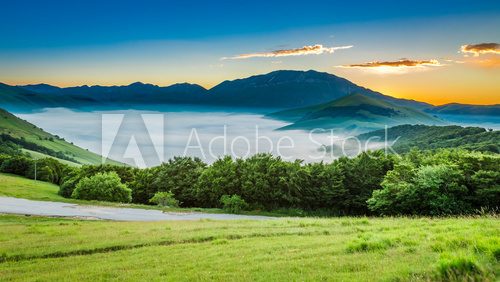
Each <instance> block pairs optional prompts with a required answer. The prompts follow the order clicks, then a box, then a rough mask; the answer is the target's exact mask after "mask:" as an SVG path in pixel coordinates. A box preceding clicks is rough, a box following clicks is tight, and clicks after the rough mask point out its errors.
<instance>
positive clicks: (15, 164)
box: [0, 156, 33, 177]
mask: <svg viewBox="0 0 500 282" xmlns="http://www.w3.org/2000/svg"><path fill="white" fill-rule="evenodd" d="M32 164H33V160H31V159H29V158H27V157H22V156H12V157H9V158H7V159H5V160H4V161H3V162H2V165H1V166H0V171H1V172H5V173H12V174H17V175H21V176H26V177H27V176H29V174H30V173H31V168H32Z"/></svg>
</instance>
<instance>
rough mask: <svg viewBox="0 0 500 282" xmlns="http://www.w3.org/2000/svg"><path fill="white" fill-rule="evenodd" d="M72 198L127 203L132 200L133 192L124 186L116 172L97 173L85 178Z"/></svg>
mask: <svg viewBox="0 0 500 282" xmlns="http://www.w3.org/2000/svg"><path fill="white" fill-rule="evenodd" d="M71 197H72V198H75V199H82V200H97V201H109V202H125V203H128V202H130V201H131V200H132V196H131V190H130V189H129V188H128V187H127V185H125V184H122V183H121V180H120V177H119V176H118V174H116V172H107V173H97V174H96V175H94V176H92V177H85V178H83V179H82V180H80V182H78V184H77V185H76V188H75V190H74V191H73V193H72V195H71Z"/></svg>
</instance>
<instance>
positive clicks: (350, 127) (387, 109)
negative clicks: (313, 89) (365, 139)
mask: <svg viewBox="0 0 500 282" xmlns="http://www.w3.org/2000/svg"><path fill="white" fill-rule="evenodd" d="M268 117H270V118H277V119H282V120H285V121H290V122H292V124H290V125H288V126H285V127H283V128H282V129H285V130H289V129H314V128H323V129H335V130H338V131H343V132H358V133H361V132H367V131H371V130H376V129H381V128H384V127H385V126H389V127H391V126H395V125H400V124H443V123H444V122H443V121H441V120H439V119H438V118H436V117H433V116H430V115H428V114H426V113H424V112H421V111H419V110H416V109H412V108H407V107H401V106H396V105H394V104H391V103H389V102H387V101H385V100H383V99H380V98H373V97H368V96H366V95H361V94H351V95H348V96H345V97H343V98H340V99H338V100H334V101H331V102H329V103H326V104H319V105H315V106H310V107H304V108H297V109H292V110H286V111H280V112H276V113H272V114H270V115H268Z"/></svg>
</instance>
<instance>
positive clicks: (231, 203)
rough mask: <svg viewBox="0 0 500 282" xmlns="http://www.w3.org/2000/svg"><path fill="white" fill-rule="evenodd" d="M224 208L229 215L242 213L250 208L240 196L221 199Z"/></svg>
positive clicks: (227, 196)
mask: <svg viewBox="0 0 500 282" xmlns="http://www.w3.org/2000/svg"><path fill="white" fill-rule="evenodd" d="M220 201H221V203H222V208H223V209H224V211H226V212H229V213H240V212H242V211H244V210H246V209H247V208H248V204H247V203H246V202H245V200H243V199H242V198H241V197H240V196H238V195H232V196H229V195H223V196H222V197H221V198H220Z"/></svg>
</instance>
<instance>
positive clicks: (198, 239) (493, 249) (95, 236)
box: [0, 174, 500, 281]
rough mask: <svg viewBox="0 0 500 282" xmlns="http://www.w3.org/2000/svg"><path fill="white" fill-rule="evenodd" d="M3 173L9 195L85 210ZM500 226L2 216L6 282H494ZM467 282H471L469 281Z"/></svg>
mask: <svg viewBox="0 0 500 282" xmlns="http://www.w3.org/2000/svg"><path fill="white" fill-rule="evenodd" d="M57 189H58V187H57V186H55V185H52V184H48V183H44V182H39V181H37V182H35V181H32V180H28V179H25V178H22V177H17V176H12V175H6V174H0V195H4V196H12V197H20V198H28V199H37V200H51V201H66V202H75V203H85V204H89V203H90V204H105V205H111V204H110V203H97V202H85V201H76V200H71V199H65V198H62V197H60V196H58V195H57V194H56V193H57ZM499 259H500V221H499V218H498V217H495V216H483V217H463V218H348V217H344V218H331V219H326V218H324V219H318V218H279V219H273V220H266V221H241V220H240V221H212V220H200V221H186V222H178V221H171V222H111V221H85V220H78V219H61V218H45V217H35V216H17V215H0V280H2V281H32V280H37V281H58V280H63V281H65V280H86V281H88V280H170V281H179V280H184V281H187V280H188V281H192V280H217V281H235V280H237V281H241V280H253V281H254V280H257V281H289V280H293V281H295V280H330V281H360V280H361V281H407V280H412V281H429V280H443V281H448V280H450V279H451V280H453V279H452V278H458V279H455V280H457V281H495V280H497V279H498V277H499V276H498V274H499V273H500V264H499V262H498V260H499ZM467 279H468V280H467Z"/></svg>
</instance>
